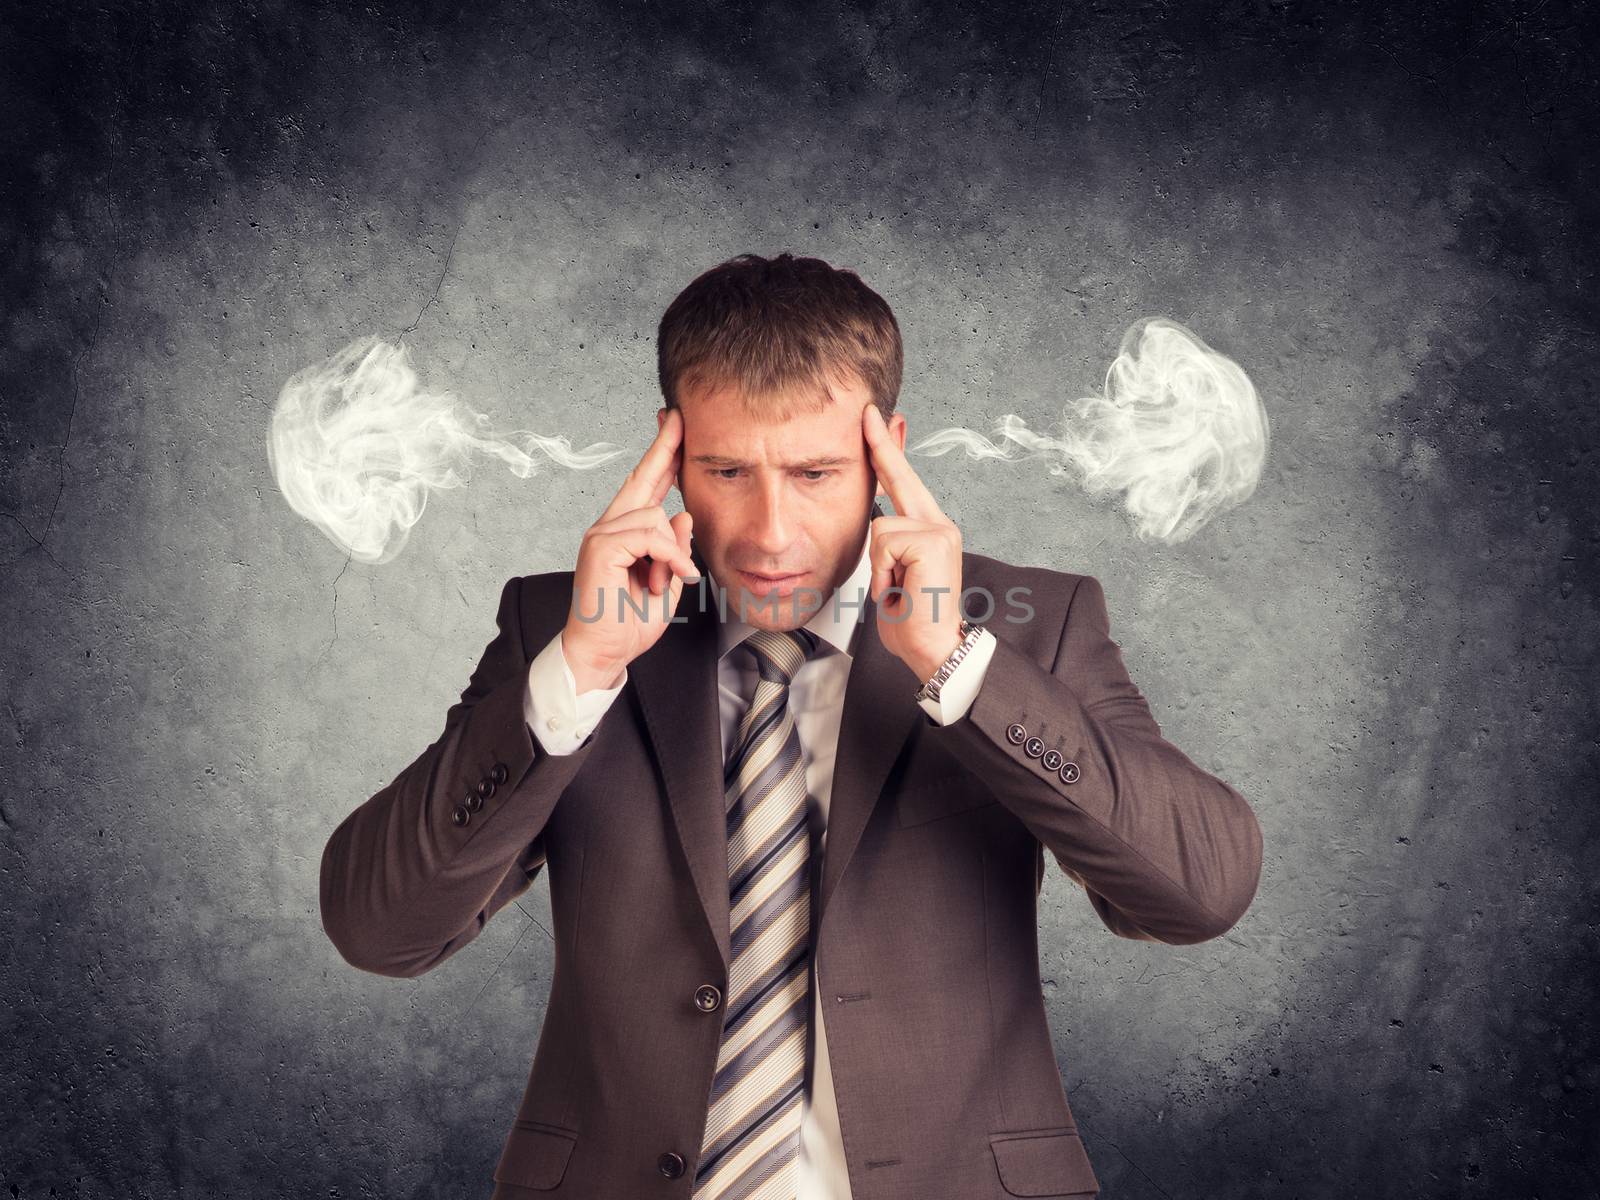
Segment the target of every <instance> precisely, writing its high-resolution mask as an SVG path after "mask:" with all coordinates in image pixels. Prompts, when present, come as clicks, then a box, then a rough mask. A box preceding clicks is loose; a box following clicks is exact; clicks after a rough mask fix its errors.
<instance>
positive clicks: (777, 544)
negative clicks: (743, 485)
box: [750, 481, 794, 566]
mask: <svg viewBox="0 0 1600 1200" xmlns="http://www.w3.org/2000/svg"><path fill="white" fill-rule="evenodd" d="M782 488H783V484H782V482H781V481H779V482H775V483H769V484H767V485H766V487H764V488H763V489H762V490H761V493H760V495H759V496H758V497H757V498H756V504H755V512H754V514H752V515H753V517H754V521H755V527H754V529H753V530H752V531H751V535H750V540H751V541H752V542H754V543H755V545H756V546H757V547H758V548H759V549H760V550H761V553H763V554H765V555H767V556H768V557H769V558H770V559H773V560H781V559H782V557H783V553H784V551H786V550H787V549H788V548H789V543H790V542H791V541H792V540H793V538H794V528H793V526H792V524H791V523H790V518H789V514H788V513H787V512H786V511H785V507H784V498H783V491H782ZM773 565H774V566H776V565H780V563H779V561H774V563H773Z"/></svg>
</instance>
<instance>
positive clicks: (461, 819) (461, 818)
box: [450, 804, 472, 825]
mask: <svg viewBox="0 0 1600 1200" xmlns="http://www.w3.org/2000/svg"><path fill="white" fill-rule="evenodd" d="M450 819H451V820H452V821H454V822H455V823H456V824H457V825H465V824H466V823H467V822H468V821H470V820H472V814H471V813H469V812H468V811H467V810H466V808H465V807H464V806H462V805H460V804H458V805H456V806H455V808H454V809H452V810H451V813H450Z"/></svg>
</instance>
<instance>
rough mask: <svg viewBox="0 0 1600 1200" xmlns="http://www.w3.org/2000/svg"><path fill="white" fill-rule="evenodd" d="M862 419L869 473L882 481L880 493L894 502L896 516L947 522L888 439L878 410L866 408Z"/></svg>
mask: <svg viewBox="0 0 1600 1200" xmlns="http://www.w3.org/2000/svg"><path fill="white" fill-rule="evenodd" d="M861 416H862V426H861V429H862V434H863V436H864V437H865V438H866V441H867V453H868V454H869V455H870V456H871V458H872V469H873V471H874V472H875V473H876V474H877V476H878V478H879V479H880V480H881V481H882V483H883V490H884V491H886V492H888V493H889V499H890V500H893V501H894V511H895V513H896V515H898V516H902V517H916V518H917V519H918V520H922V521H943V520H946V517H945V515H944V511H943V510H942V509H941V508H940V507H939V502H938V501H937V500H935V499H934V498H933V493H932V492H930V491H929V490H928V488H927V485H926V484H924V483H923V482H922V479H921V478H920V477H919V476H918V475H917V472H916V471H915V469H913V467H912V466H911V462H910V460H908V459H907V458H906V456H905V453H904V452H903V451H902V450H901V449H900V447H899V446H897V445H895V443H894V438H892V437H890V436H889V427H888V426H887V425H885V424H884V421H883V414H882V413H880V412H879V411H878V406H877V405H876V404H869V405H867V406H866V407H865V408H864V409H863V410H862V414H861Z"/></svg>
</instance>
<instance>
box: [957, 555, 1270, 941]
mask: <svg viewBox="0 0 1600 1200" xmlns="http://www.w3.org/2000/svg"><path fill="white" fill-rule="evenodd" d="M947 728H948V729H949V730H950V731H951V732H952V733H954V732H955V731H958V730H959V731H961V732H960V733H959V735H958V736H959V737H961V738H962V739H964V741H963V742H962V749H963V752H965V753H968V754H972V755H976V756H978V757H979V758H980V759H981V760H982V764H983V772H984V774H985V776H986V778H987V779H988V780H989V782H990V786H991V787H992V788H993V789H994V791H995V793H996V795H997V796H998V797H999V799H1000V800H1001V802H1002V803H1004V804H1005V805H1007V806H1008V807H1009V808H1010V809H1011V811H1012V812H1014V813H1015V814H1016V815H1017V817H1018V818H1019V819H1020V820H1021V821H1022V822H1023V823H1024V824H1025V825H1026V826H1027V827H1028V829H1029V830H1030V831H1032V833H1033V834H1034V836H1035V837H1036V838H1038V840H1039V842H1040V845H1041V847H1042V849H1041V854H1042V853H1043V850H1045V849H1047V850H1049V851H1050V853H1051V854H1052V855H1053V856H1054V857H1055V859H1056V861H1057V863H1059V864H1060V866H1061V869H1062V870H1063V871H1064V872H1065V873H1066V874H1067V875H1068V877H1070V878H1071V879H1073V880H1074V881H1075V882H1077V883H1078V884H1080V885H1081V886H1082V887H1083V889H1084V891H1085V892H1086V893H1087V894H1088V897H1089V901H1090V903H1091V904H1092V905H1093V906H1094V909H1095V912H1096V913H1098V914H1099V916H1100V919H1101V920H1102V921H1103V922H1104V923H1105V925H1106V927H1107V928H1108V929H1110V930H1111V931H1112V932H1113V933H1115V934H1118V935H1119V936H1121V937H1126V938H1134V939H1139V940H1143V941H1158V942H1167V943H1170V944H1174V945H1181V944H1188V943H1194V942H1201V941H1205V940H1207V939H1209V938H1214V937H1218V936H1220V935H1221V934H1223V933H1225V932H1227V931H1228V930H1229V929H1230V928H1232V927H1233V925H1234V924H1235V923H1237V922H1238V920H1239V918H1240V917H1241V916H1243V915H1244V913H1245V911H1246V910H1247V909H1248V908H1249V907H1250V903H1251V901H1252V900H1253V899H1254V897H1255V892H1256V888H1257V886H1258V884H1259V882H1260V877H1261V863H1262V836H1261V828H1260V825H1259V823H1258V822H1257V820H1256V816H1255V814H1254V812H1252V811H1251V808H1250V805H1249V804H1248V803H1247V802H1246V801H1245V799H1244V797H1243V796H1241V795H1240V794H1239V793H1238V792H1237V791H1236V790H1235V789H1234V788H1232V787H1230V786H1229V785H1228V784H1226V783H1224V782H1223V781H1222V780H1220V779H1218V778H1217V777H1216V776H1214V775H1212V774H1210V773H1209V772H1207V771H1205V770H1202V769H1201V768H1200V767H1199V766H1197V765H1196V764H1195V763H1194V762H1192V761H1191V760H1190V759H1189V758H1188V756H1187V755H1185V754H1184V753H1183V751H1181V750H1180V749H1178V747H1176V746H1174V745H1173V744H1172V743H1171V742H1169V741H1167V740H1166V738H1164V737H1163V736H1162V733H1161V729H1160V726H1159V725H1157V723H1156V721H1155V718H1154V717H1153V716H1152V715H1151V713H1150V706H1149V704H1148V703H1147V702H1146V700H1145V698H1144V696H1143V695H1142V694H1141V693H1140V691H1139V689H1138V687H1137V686H1136V685H1135V684H1134V682H1133V680H1132V679H1130V678H1129V677H1128V672H1127V669H1126V667H1125V666H1124V665H1123V661H1122V651H1121V649H1120V647H1119V646H1118V645H1117V643H1116V642H1115V641H1113V640H1112V638H1111V625H1110V618H1109V616H1108V614H1107V611H1106V602H1105V591H1104V589H1103V588H1102V587H1101V586H1100V583H1099V581H1098V580H1096V579H1095V578H1094V577H1093V576H1090V575H1084V576H1080V577H1079V582H1078V584H1077V586H1076V588H1075V589H1074V592H1073V596H1072V598H1071V600H1070V601H1069V603H1068V607H1067V616H1066V620H1065V622H1064V624H1063V626H1062V630H1061V637H1060V640H1059V643H1058V645H1057V648H1056V652H1055V657H1054V661H1053V663H1052V664H1051V666H1050V668H1049V669H1048V670H1046V669H1045V668H1044V667H1042V666H1040V665H1039V663H1037V662H1036V661H1034V659H1033V658H1032V657H1030V656H1029V655H1028V654H1027V653H1025V652H1024V651H1022V650H1019V649H1018V648H1017V647H1016V646H1014V645H1012V644H1011V643H1010V642H1008V641H1006V640H1004V639H1000V640H999V641H998V643H997V645H996V646H995V651H994V656H993V658H992V659H991V661H990V663H989V666H988V670H987V671H986V673H985V678H984V681H983V685H982V687H981V689H980V690H979V692H978V695H977V697H976V698H975V699H974V700H973V703H972V707H971V708H970V709H969V710H968V713H967V719H965V720H962V721H958V722H956V723H955V724H953V725H951V726H949V727H947ZM1034 739H1037V740H1034ZM1041 743H1042V744H1041ZM1030 751H1036V752H1038V753H1037V754H1034V753H1030ZM1052 751H1054V753H1053V754H1052V753H1051V752H1052ZM1057 756H1059V759H1058V757H1057ZM1069 780H1070V782H1069Z"/></svg>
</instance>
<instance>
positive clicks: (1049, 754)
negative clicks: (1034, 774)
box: [1039, 750, 1065, 771]
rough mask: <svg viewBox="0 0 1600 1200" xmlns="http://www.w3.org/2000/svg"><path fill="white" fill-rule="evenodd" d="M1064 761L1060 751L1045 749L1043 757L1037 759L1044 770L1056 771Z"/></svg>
mask: <svg viewBox="0 0 1600 1200" xmlns="http://www.w3.org/2000/svg"><path fill="white" fill-rule="evenodd" d="M1064 761H1065V760H1064V759H1063V758H1062V757H1061V751H1059V750H1046V751H1045V752H1044V757H1043V758H1041V759H1040V760H1039V765H1040V766H1042V767H1043V768H1044V769H1045V770H1046V771H1056V770H1060V768H1061V764H1062V763H1063V762H1064Z"/></svg>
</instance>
